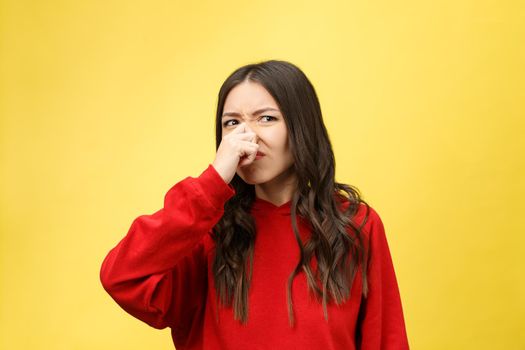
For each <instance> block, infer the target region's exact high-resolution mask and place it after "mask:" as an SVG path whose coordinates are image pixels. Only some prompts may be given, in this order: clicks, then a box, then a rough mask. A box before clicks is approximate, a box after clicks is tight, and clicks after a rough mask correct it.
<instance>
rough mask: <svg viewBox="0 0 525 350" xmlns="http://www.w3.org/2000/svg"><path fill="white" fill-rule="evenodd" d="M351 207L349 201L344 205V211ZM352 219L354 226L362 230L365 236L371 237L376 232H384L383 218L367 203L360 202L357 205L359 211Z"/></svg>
mask: <svg viewBox="0 0 525 350" xmlns="http://www.w3.org/2000/svg"><path fill="white" fill-rule="evenodd" d="M354 205H356V204H354ZM349 206H350V202H349V201H344V202H343V203H342V209H343V210H346V209H347V208H348V207H349ZM350 219H351V221H352V225H353V226H355V227H356V228H357V227H359V228H361V229H362V232H363V233H364V234H365V235H370V234H372V232H375V231H382V232H384V226H383V221H382V220H381V216H380V215H379V213H378V212H377V210H376V209H375V208H374V207H372V206H371V205H370V204H368V203H366V202H360V203H358V204H357V209H356V210H355V213H354V214H353V215H352V216H351V218H350Z"/></svg>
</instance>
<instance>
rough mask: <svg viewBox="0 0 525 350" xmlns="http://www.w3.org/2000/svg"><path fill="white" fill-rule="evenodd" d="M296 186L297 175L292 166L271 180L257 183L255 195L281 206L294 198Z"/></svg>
mask: <svg viewBox="0 0 525 350" xmlns="http://www.w3.org/2000/svg"><path fill="white" fill-rule="evenodd" d="M296 188H297V176H296V175H295V173H294V172H293V166H292V167H290V168H289V169H288V170H287V171H285V172H283V173H282V174H280V175H279V176H277V177H275V178H274V179H272V180H271V181H268V182H265V183H263V184H258V185H255V196H256V197H257V198H261V199H264V200H266V201H268V202H271V203H273V204H275V205H278V206H279V205H282V204H284V203H286V202H289V201H290V200H291V199H292V196H293V194H294V191H295V189H296Z"/></svg>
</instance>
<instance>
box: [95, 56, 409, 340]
mask: <svg viewBox="0 0 525 350" xmlns="http://www.w3.org/2000/svg"><path fill="white" fill-rule="evenodd" d="M215 123H216V155H215V159H214V160H213V162H212V163H211V164H208V167H207V168H206V169H205V170H204V171H203V172H202V173H201V174H200V175H199V176H198V177H195V178H194V177H186V178H184V179H183V180H181V181H179V182H178V183H176V184H175V185H174V186H173V187H172V188H170V189H169V190H168V192H167V193H166V195H165V197H164V206H163V208H161V209H160V210H158V211H157V212H155V213H153V214H151V215H141V216H139V217H137V218H136V219H135V220H134V221H133V223H132V225H131V227H130V229H129V231H128V233H127V235H126V236H125V237H124V238H123V239H122V240H121V241H120V242H119V243H118V244H117V246H116V247H114V248H113V249H112V250H111V251H110V252H109V253H108V255H107V257H106V258H105V260H104V262H103V264H102V267H101V271H100V278H101V282H102V285H103V287H104V288H105V290H106V291H107V292H108V293H109V294H110V295H111V297H112V298H113V299H114V300H115V301H116V302H117V303H118V304H119V305H120V306H121V307H122V308H123V309H124V310H126V311H127V312H128V313H130V314H131V315H133V316H134V317H136V318H138V319H140V320H142V321H144V322H146V323H147V324H149V325H150V326H152V327H155V328H158V329H163V328H165V327H170V328H171V334H172V338H173V342H174V345H175V347H176V348H177V349H178V350H184V349H296V348H297V349H321V348H323V349H408V340H407V335H406V330H405V323H404V318H403V310H402V305H401V299H400V295H399V290H398V285H397V281H396V277H395V272H394V268H393V263H392V259H391V256H390V252H389V248H388V244H387V240H386V236H385V231H384V227H383V224H382V222H381V219H380V217H379V215H378V214H377V212H376V211H375V210H374V209H372V208H371V207H370V206H369V205H368V204H367V203H366V202H365V201H364V200H363V199H362V198H361V197H360V194H359V191H358V190H357V189H356V188H354V187H352V186H350V185H345V184H341V183H337V182H335V179H334V176H335V160H334V155H333V151H332V147H331V144H330V140H329V138H328V133H327V131H326V128H325V126H324V124H323V120H322V115H321V109H320V106H319V101H318V99H317V95H316V93H315V90H314V87H313V86H312V84H311V83H310V82H309V80H308V78H307V77H306V76H305V75H304V73H303V72H302V71H301V70H300V69H299V68H298V67H296V66H295V65H293V64H291V63H289V62H286V61H277V60H271V61H266V62H261V63H258V64H250V65H246V66H244V67H241V68H239V69H237V70H236V71H235V72H233V73H232V74H231V75H230V76H229V77H228V78H227V79H226V81H225V82H224V84H223V85H222V87H221V89H220V92H219V99H218V107H217V115H216V120H215Z"/></svg>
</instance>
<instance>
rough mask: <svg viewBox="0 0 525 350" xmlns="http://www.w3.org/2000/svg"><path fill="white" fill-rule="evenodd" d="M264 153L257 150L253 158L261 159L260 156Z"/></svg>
mask: <svg viewBox="0 0 525 350" xmlns="http://www.w3.org/2000/svg"><path fill="white" fill-rule="evenodd" d="M265 155H266V154H264V153H262V152H257V154H256V155H255V159H256V160H257V159H261V158H262V157H264V156H265Z"/></svg>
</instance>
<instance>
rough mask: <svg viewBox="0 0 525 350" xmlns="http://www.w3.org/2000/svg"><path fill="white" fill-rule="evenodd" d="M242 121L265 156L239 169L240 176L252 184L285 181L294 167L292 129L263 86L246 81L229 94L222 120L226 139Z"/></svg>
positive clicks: (223, 133)
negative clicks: (291, 141) (291, 149)
mask: <svg viewBox="0 0 525 350" xmlns="http://www.w3.org/2000/svg"><path fill="white" fill-rule="evenodd" d="M242 122H244V123H245V125H246V131H253V132H254V133H255V139H254V140H253V142H255V143H257V144H259V152H262V153H264V154H265V155H264V156H263V157H262V158H260V159H256V160H254V161H253V162H252V163H251V164H249V165H246V166H243V167H238V168H237V174H238V175H239V176H240V177H241V178H242V179H243V180H244V182H246V183H248V184H251V185H257V184H264V183H268V182H270V181H272V180H274V181H275V182H276V183H275V184H276V185H278V184H279V183H280V182H281V181H285V180H286V178H287V177H288V175H289V171H290V170H291V166H292V164H293V156H292V154H291V152H290V149H289V147H288V130H287V128H286V123H285V121H284V117H283V115H282V114H281V111H280V110H279V107H278V106H277V103H276V102H275V100H274V99H273V97H272V96H271V95H270V93H269V92H268V91H267V90H266V89H265V88H264V87H263V86H262V85H261V84H258V83H255V82H250V81H244V82H242V83H240V84H239V85H237V86H235V87H234V88H233V89H232V90H230V92H229V93H228V96H227V97H226V101H225V102H224V108H223V115H222V121H221V124H222V135H223V137H224V136H225V135H227V134H228V133H229V132H231V131H232V130H233V129H234V128H235V127H236V126H237V125H239V124H240V123H242Z"/></svg>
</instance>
